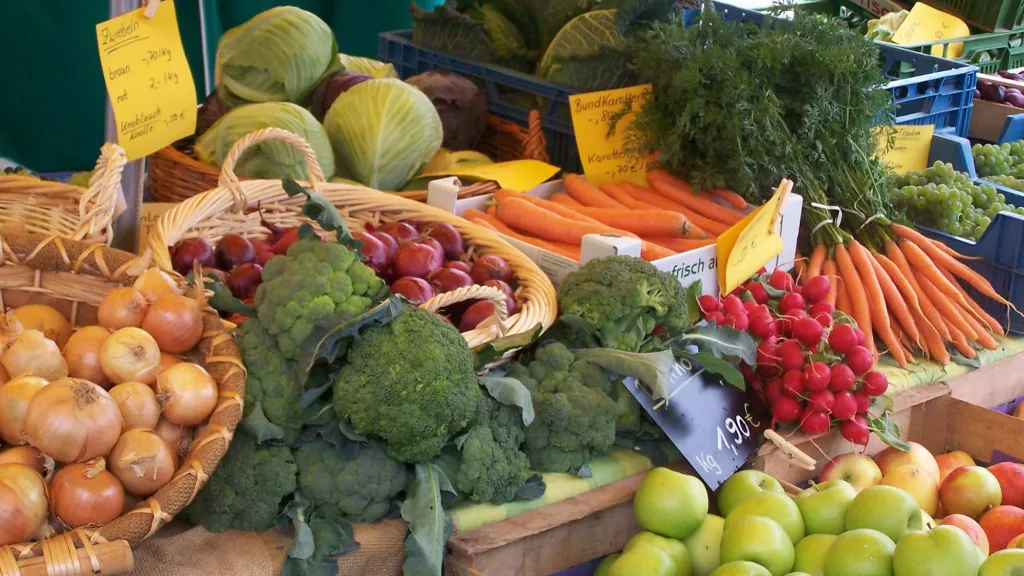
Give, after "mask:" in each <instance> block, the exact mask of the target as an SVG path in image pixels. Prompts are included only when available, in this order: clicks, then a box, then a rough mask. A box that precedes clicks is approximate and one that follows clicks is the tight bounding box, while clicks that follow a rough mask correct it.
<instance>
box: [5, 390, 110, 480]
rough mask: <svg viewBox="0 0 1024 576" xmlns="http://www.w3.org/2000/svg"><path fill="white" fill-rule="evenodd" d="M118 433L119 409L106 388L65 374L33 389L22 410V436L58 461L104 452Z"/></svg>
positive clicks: (107, 450)
mask: <svg viewBox="0 0 1024 576" xmlns="http://www.w3.org/2000/svg"><path fill="white" fill-rule="evenodd" d="M120 435H121V411H120V410H119V409H118V407H117V402H114V399H113V398H111V397H110V394H108V393H107V391H106V390H104V389H103V388H100V387H99V386H97V385H95V384H93V383H92V382H87V381H85V380H79V379H76V378H65V379H63V380H58V381H56V382H51V383H50V385H49V386H46V387H45V388H43V389H42V390H40V391H39V392H37V393H36V395H35V397H34V398H32V402H31V403H30V404H29V405H28V412H27V413H26V414H25V438H26V439H27V440H28V442H29V444H31V445H33V446H35V447H36V448H39V451H40V452H42V453H43V454H46V455H47V456H51V457H52V458H53V459H55V460H57V461H58V462H63V463H69V462H88V461H89V460H92V459H93V458H98V457H100V456H103V455H106V454H107V453H109V452H110V449H111V448H113V447H114V444H116V443H117V439H118V436H120Z"/></svg>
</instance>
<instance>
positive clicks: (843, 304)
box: [836, 268, 853, 318]
mask: <svg viewBox="0 0 1024 576" xmlns="http://www.w3.org/2000/svg"><path fill="white" fill-rule="evenodd" d="M836 272H837V274H838V272H839V269H838V268H837V269H836ZM836 310H839V311H840V312H842V313H843V314H846V315H847V316H849V317H850V318H853V304H852V303H851V302H850V295H849V294H847V293H846V287H845V286H840V287H839V290H837V291H836Z"/></svg>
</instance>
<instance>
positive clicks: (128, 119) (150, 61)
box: [96, 0, 196, 160]
mask: <svg viewBox="0 0 1024 576" xmlns="http://www.w3.org/2000/svg"><path fill="white" fill-rule="evenodd" d="M147 13H150V14H151V16H152V17H148V16H147ZM96 41H97V43H98V45H99V51H100V65H101V66H102V68H103V80H104V81H105V82H106V84H107V94H108V95H109V96H110V104H111V106H112V107H113V109H114V119H115V120H116V121H117V142H118V144H120V145H121V147H122V148H124V150H125V152H126V153H127V155H128V159H129V160H135V159H138V158H141V157H143V156H146V155H147V154H152V153H153V152H156V151H157V150H159V149H161V148H163V147H164V146H167V145H168V144H170V143H172V142H174V141H176V140H180V139H181V138H184V137H186V136H191V135H192V134H193V133H194V132H195V131H196V87H195V84H194V83H193V81H192V72H191V70H189V67H188V61H187V60H186V59H185V50H184V49H183V48H182V46H181V35H180V34H179V33H178V20H177V17H176V15H175V12H174V2H173V1H172V0H164V1H162V2H159V3H154V2H151V3H150V7H148V8H139V9H138V10H135V11H132V12H129V13H127V14H124V15H122V16H118V17H117V18H114V19H113V20H107V21H106V22H101V23H99V24H97V25H96Z"/></svg>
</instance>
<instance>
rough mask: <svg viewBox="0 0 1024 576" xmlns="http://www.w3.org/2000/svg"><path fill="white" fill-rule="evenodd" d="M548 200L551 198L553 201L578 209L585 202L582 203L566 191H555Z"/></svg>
mask: <svg viewBox="0 0 1024 576" xmlns="http://www.w3.org/2000/svg"><path fill="white" fill-rule="evenodd" d="M548 200H551V201H552V202H554V203H556V204H561V205H562V206H565V207H566V208H573V209H576V208H582V207H583V204H580V203H579V202H577V201H576V200H574V199H573V197H572V196H569V195H568V194H566V193H565V192H555V193H554V194H552V195H551V197H550V198H548Z"/></svg>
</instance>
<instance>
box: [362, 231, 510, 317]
mask: <svg viewBox="0 0 1024 576" xmlns="http://www.w3.org/2000/svg"><path fill="white" fill-rule="evenodd" d="M353 236H354V237H355V238H356V239H357V240H360V241H362V242H363V246H362V247H361V248H360V249H359V250H360V252H362V253H363V255H364V256H365V257H366V264H367V265H368V266H370V267H371V268H373V269H374V271H375V272H376V273H377V275H378V276H380V277H381V278H383V279H384V281H386V282H388V283H389V284H390V286H391V293H392V294H401V295H402V296H404V297H405V298H407V299H408V300H409V301H410V302H412V303H414V304H422V303H424V302H426V301H427V300H430V299H431V298H433V297H434V296H436V295H438V294H443V293H445V292H451V291H452V290H457V289H459V288H463V287H466V286H472V285H474V284H480V285H484V286H492V287H494V288H498V289H499V290H501V291H502V292H504V293H505V299H506V300H505V303H506V306H507V308H508V312H509V314H515V312H516V309H517V305H516V301H515V298H514V297H513V290H512V282H513V277H512V269H511V267H510V266H509V264H508V262H506V261H505V259H504V258H501V257H498V256H493V255H484V256H479V257H476V258H470V256H469V255H468V254H467V253H466V250H465V245H464V243H463V239H462V234H460V233H459V231H458V230H456V229H455V227H454V226H452V225H450V224H446V223H444V222H427V221H407V222H388V223H386V224H383V225H382V226H380V227H379V228H369V227H368V228H367V229H366V230H363V231H359V232H355V233H353ZM440 313H441V316H442V317H443V318H445V319H446V320H448V321H449V322H451V323H452V324H454V325H456V326H458V328H459V330H461V331H462V332H467V331H469V330H473V329H474V328H476V327H477V326H478V325H479V324H480V323H481V322H483V321H484V320H486V319H487V318H490V317H491V316H492V315H493V314H494V304H493V303H492V302H490V301H488V300H480V301H473V302H466V303H459V304H456V305H452V306H448V307H446V308H444V309H442V310H441V311H440Z"/></svg>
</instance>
